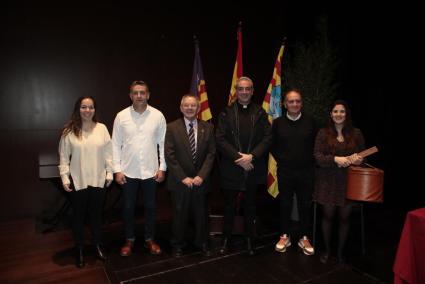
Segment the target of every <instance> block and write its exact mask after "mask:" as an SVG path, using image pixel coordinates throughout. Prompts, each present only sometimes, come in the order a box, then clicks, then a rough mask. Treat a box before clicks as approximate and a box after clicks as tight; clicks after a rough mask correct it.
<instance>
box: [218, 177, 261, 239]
mask: <svg viewBox="0 0 425 284" xmlns="http://www.w3.org/2000/svg"><path fill="white" fill-rule="evenodd" d="M223 191H224V226H223V236H224V237H227V238H229V237H230V236H231V235H232V231H233V225H234V221H235V214H236V203H237V201H238V196H240V194H241V193H242V194H243V196H244V198H243V199H242V200H243V203H242V205H243V212H244V233H245V236H246V237H250V238H254V237H255V217H256V204H255V203H256V192H257V181H256V179H255V177H253V176H248V178H247V180H246V182H245V191H239V190H232V189H226V188H225V189H223Z"/></svg>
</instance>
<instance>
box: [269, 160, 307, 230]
mask: <svg viewBox="0 0 425 284" xmlns="http://www.w3.org/2000/svg"><path fill="white" fill-rule="evenodd" d="M277 178H278V186H279V200H280V220H281V226H280V230H281V233H282V234H284V233H286V234H292V233H293V230H292V228H291V227H290V221H291V220H290V218H291V213H292V207H293V197H294V194H296V195H297V207H298V215H299V218H300V225H301V227H300V231H301V232H300V233H301V236H300V237H302V236H303V235H306V236H309V237H311V218H312V216H311V204H312V199H313V189H314V168H311V169H310V168H308V169H297V170H294V169H286V168H279V167H278V170H277Z"/></svg>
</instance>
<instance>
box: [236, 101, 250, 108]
mask: <svg viewBox="0 0 425 284" xmlns="http://www.w3.org/2000/svg"><path fill="white" fill-rule="evenodd" d="M237 104H238V107H239V108H240V109H248V108H249V106H250V105H251V103H249V104H247V105H243V104H241V103H239V102H237Z"/></svg>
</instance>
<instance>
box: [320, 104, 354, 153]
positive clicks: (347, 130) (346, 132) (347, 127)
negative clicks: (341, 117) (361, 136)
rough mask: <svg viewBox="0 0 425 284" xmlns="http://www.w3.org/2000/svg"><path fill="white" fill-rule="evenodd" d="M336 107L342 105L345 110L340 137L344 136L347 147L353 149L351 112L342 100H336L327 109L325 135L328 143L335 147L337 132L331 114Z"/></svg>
mask: <svg viewBox="0 0 425 284" xmlns="http://www.w3.org/2000/svg"><path fill="white" fill-rule="evenodd" d="M336 105H342V106H343V107H344V108H345V121H344V126H343V127H342V135H343V136H344V140H345V142H346V143H347V145H348V147H354V143H355V141H354V139H353V130H354V127H353V121H352V119H351V110H350V108H349V107H348V104H347V102H346V101H344V100H336V101H334V102H333V103H332V105H331V107H330V109H329V116H328V124H327V128H326V130H327V131H326V133H327V137H328V143H329V144H330V145H332V146H335V145H336V143H337V139H336V138H337V137H338V132H337V130H336V128H335V122H334V121H333V120H332V117H331V115H330V114H331V113H332V110H333V109H334V107H335V106H336Z"/></svg>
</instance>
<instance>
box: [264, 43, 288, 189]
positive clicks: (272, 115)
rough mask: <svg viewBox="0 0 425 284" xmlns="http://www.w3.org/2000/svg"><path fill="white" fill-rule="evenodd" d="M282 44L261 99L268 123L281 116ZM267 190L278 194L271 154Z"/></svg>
mask: <svg viewBox="0 0 425 284" xmlns="http://www.w3.org/2000/svg"><path fill="white" fill-rule="evenodd" d="M283 50H284V45H282V46H281V47H280V50H279V54H278V55H277V59H276V63H275V64H274V69H273V77H272V80H271V81H270V84H269V87H268V88H267V93H266V95H265V96H264V100H263V109H264V110H265V111H266V113H267V114H268V118H269V122H270V124H272V123H273V120H274V119H276V118H278V117H279V116H282V106H281V103H280V102H281V98H282V87H281V80H282V79H281V76H282V72H281V71H282V70H281V66H282V56H283ZM267 191H268V192H269V193H270V195H271V196H273V197H276V196H277V195H278V194H279V189H278V184H277V163H276V160H275V159H274V158H273V155H272V154H269V164H268V174H267Z"/></svg>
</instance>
